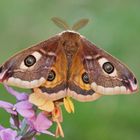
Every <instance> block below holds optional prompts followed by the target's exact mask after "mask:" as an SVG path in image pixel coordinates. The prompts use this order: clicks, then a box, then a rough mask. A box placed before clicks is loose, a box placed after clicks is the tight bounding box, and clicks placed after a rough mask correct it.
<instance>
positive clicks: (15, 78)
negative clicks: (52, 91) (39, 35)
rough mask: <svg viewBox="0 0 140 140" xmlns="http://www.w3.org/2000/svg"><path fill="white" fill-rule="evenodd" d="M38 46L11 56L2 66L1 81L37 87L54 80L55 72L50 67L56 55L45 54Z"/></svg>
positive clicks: (0, 69) (18, 85) (0, 68)
mask: <svg viewBox="0 0 140 140" xmlns="http://www.w3.org/2000/svg"><path fill="white" fill-rule="evenodd" d="M38 50H39V48H38V47H33V48H29V49H28V50H25V51H22V52H21V53H18V54H17V55H15V56H13V57H12V58H10V59H9V60H8V61H6V62H5V63H4V64H3V65H2V66H1V67H0V82H3V83H6V84H8V85H13V86H17V87H22V88H35V87H39V86H40V85H42V84H43V83H45V82H46V80H48V81H52V80H54V78H55V72H54V71H53V70H51V69H50V67H49V65H50V63H51V61H50V60H52V59H53V58H54V59H55V56H54V55H48V56H47V54H46V55H44V54H43V53H41V52H40V51H38Z"/></svg>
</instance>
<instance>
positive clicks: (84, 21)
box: [72, 18, 89, 31]
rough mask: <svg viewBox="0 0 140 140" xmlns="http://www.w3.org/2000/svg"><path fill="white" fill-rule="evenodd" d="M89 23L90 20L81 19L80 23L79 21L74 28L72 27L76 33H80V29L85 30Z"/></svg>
mask: <svg viewBox="0 0 140 140" xmlns="http://www.w3.org/2000/svg"><path fill="white" fill-rule="evenodd" d="M88 22H89V19H86V18H85V19H80V20H79V21H77V22H76V23H75V24H74V25H73V26H72V30H74V31H78V30H79V29H81V28H83V27H84V26H86V25H87V24H88Z"/></svg>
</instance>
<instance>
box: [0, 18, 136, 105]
mask: <svg viewBox="0 0 140 140" xmlns="http://www.w3.org/2000/svg"><path fill="white" fill-rule="evenodd" d="M53 20H54V21H55V22H56V23H57V24H58V26H59V27H63V28H65V31H63V32H61V33H59V34H57V35H55V36H53V37H51V38H49V39H48V40H45V41H43V42H41V43H39V44H37V45H34V46H32V47H31V48H27V49H25V50H23V51H21V52H19V53H17V54H16V55H14V56H13V57H11V58H10V59H9V60H7V61H6V62H5V63H4V64H3V65H2V66H1V67H0V82H1V83H5V84H7V85H11V86H16V87H21V88H27V89H34V88H39V89H40V90H41V92H42V93H44V94H46V96H47V98H48V99H49V100H52V101H56V100H59V99H62V98H64V97H66V96H69V97H72V98H74V99H76V100H78V101H83V102H86V101H93V100H96V99H98V98H99V97H101V96H102V95H115V94H130V93H134V92H136V91H137V90H138V82H137V80H136V78H135V76H134V74H133V73H132V72H131V71H130V70H129V69H128V68H127V66H125V65H124V64H123V63H122V62H120V61H119V60H118V59H116V58H115V57H113V56H112V55H110V54H109V53H107V52H106V51H104V50H103V49H101V48H98V47H97V46H96V45H94V44H93V43H92V42H90V41H89V40H87V39H86V38H85V37H84V36H82V35H81V34H80V33H78V32H76V31H74V30H77V29H79V28H81V27H82V26H84V25H85V24H86V22H87V20H81V21H79V22H77V23H76V24H75V25H74V26H73V28H72V29H73V30H68V29H67V24H66V23H65V22H63V21H61V20H60V19H57V18H54V19H53Z"/></svg>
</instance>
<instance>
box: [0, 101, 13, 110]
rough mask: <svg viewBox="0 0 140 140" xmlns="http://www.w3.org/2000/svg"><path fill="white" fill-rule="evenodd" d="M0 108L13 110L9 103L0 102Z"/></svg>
mask: <svg viewBox="0 0 140 140" xmlns="http://www.w3.org/2000/svg"><path fill="white" fill-rule="evenodd" d="M0 107H1V108H4V109H5V108H9V109H11V108H13V105H12V104H11V103H8V102H5V101H0Z"/></svg>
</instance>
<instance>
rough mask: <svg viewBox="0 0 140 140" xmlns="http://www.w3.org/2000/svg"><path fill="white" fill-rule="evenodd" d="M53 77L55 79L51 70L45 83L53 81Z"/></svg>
mask: <svg viewBox="0 0 140 140" xmlns="http://www.w3.org/2000/svg"><path fill="white" fill-rule="evenodd" d="M55 77H56V74H55V72H54V71H53V70H51V71H50V72H49V74H48V78H47V81H50V82H51V81H53V80H54V79H55Z"/></svg>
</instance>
